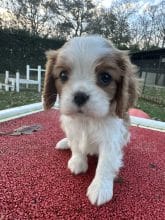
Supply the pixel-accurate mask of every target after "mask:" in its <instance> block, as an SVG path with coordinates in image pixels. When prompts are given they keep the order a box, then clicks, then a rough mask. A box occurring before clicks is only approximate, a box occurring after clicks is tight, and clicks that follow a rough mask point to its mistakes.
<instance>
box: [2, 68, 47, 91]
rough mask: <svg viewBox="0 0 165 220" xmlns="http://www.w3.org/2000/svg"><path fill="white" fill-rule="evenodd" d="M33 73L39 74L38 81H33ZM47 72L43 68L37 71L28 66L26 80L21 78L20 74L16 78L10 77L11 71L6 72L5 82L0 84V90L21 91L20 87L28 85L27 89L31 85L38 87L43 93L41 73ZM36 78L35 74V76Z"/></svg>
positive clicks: (17, 73)
mask: <svg viewBox="0 0 165 220" xmlns="http://www.w3.org/2000/svg"><path fill="white" fill-rule="evenodd" d="M31 71H33V72H37V80H33V79H31V77H30V76H31ZM42 72H45V70H44V69H42V68H41V66H38V67H37V69H35V68H30V66H29V65H27V66H26V78H20V73H19V72H16V74H15V78H13V77H10V75H9V71H6V72H5V82H4V83H0V89H2V88H3V87H4V88H5V91H9V90H10V89H11V91H16V92H19V91H20V85H21V84H26V88H28V87H29V85H38V92H41V73H42ZM33 76H34V74H33Z"/></svg>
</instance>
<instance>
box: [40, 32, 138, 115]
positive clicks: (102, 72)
mask: <svg viewBox="0 0 165 220" xmlns="http://www.w3.org/2000/svg"><path fill="white" fill-rule="evenodd" d="M47 59H48V61H47V65H46V76H45V84H44V93H43V97H44V107H45V109H49V108H51V107H52V106H53V104H54V102H55V100H56V96H57V93H58V94H59V95H60V111H61V113H62V114H65V115H70V116H76V115H77V116H89V117H98V118H99V117H105V116H106V115H108V114H116V115H117V116H119V117H120V118H123V117H124V115H125V113H126V112H127V111H128V109H129V107H131V106H132V105H133V104H134V101H135V100H136V98H137V89H136V82H135V76H134V73H135V71H136V68H135V66H134V65H132V64H131V62H130V59H129V57H128V54H127V53H126V52H123V51H120V50H118V49H116V48H115V47H114V46H113V45H112V44H111V43H110V42H109V41H107V40H105V39H103V38H101V37H98V36H88V37H77V38H73V39H72V40H70V41H69V42H67V43H66V44H65V45H64V46H63V47H62V48H61V49H59V50H58V51H49V52H47Z"/></svg>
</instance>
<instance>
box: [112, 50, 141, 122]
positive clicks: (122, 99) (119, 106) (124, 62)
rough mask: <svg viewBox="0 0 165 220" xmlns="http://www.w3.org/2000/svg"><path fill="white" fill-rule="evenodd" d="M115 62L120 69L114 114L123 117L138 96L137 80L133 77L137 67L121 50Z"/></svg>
mask: <svg viewBox="0 0 165 220" xmlns="http://www.w3.org/2000/svg"><path fill="white" fill-rule="evenodd" d="M116 63H117V65H118V66H119V68H120V70H121V76H120V81H119V82H118V84H117V91H116V96H115V100H116V114H117V115H118V116H119V117H120V118H125V115H126V113H127V112H128V109H129V108H131V107H133V105H134V104H135V102H136V100H137V97H138V89H137V80H136V78H135V73H136V71H137V68H136V66H134V65H133V64H132V63H131V61H130V59H129V56H128V54H127V53H125V52H122V51H121V52H120V54H119V56H118V58H117V60H116Z"/></svg>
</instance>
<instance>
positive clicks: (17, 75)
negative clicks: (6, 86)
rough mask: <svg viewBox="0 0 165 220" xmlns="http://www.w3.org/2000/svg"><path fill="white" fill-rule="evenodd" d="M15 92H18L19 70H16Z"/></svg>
mask: <svg viewBox="0 0 165 220" xmlns="http://www.w3.org/2000/svg"><path fill="white" fill-rule="evenodd" d="M16 92H19V72H16Z"/></svg>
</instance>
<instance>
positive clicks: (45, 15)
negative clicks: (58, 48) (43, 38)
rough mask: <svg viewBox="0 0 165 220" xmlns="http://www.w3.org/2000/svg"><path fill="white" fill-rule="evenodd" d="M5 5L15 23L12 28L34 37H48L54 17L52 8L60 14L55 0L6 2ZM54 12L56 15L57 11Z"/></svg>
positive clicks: (12, 0) (15, 0) (14, 0)
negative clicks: (50, 23)
mask: <svg viewBox="0 0 165 220" xmlns="http://www.w3.org/2000/svg"><path fill="white" fill-rule="evenodd" d="M3 3H4V6H5V8H6V9H8V13H9V14H10V15H9V16H10V17H11V19H12V21H13V24H12V26H13V27H15V28H16V29H25V30H27V31H30V33H32V34H33V35H39V34H40V35H47V34H48V33H49V22H50V20H51V19H52V18H53V17H54V15H53V14H52V13H51V11H52V8H53V9H54V8H56V13H58V2H57V1H53V0H10V1H9V0H4V1H3ZM55 6H56V7H55ZM53 12H54V14H55V10H53Z"/></svg>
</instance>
